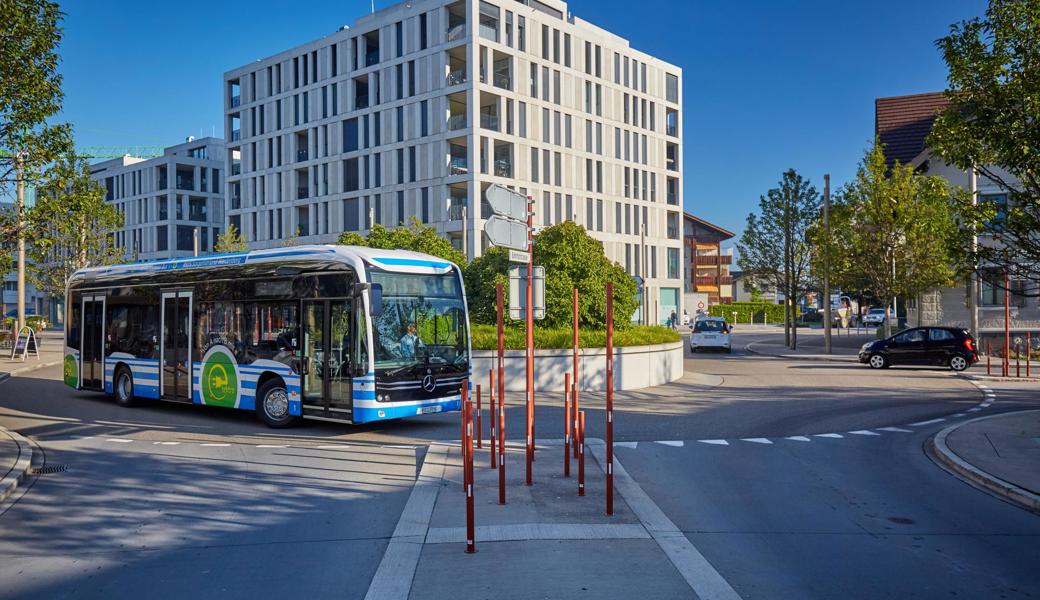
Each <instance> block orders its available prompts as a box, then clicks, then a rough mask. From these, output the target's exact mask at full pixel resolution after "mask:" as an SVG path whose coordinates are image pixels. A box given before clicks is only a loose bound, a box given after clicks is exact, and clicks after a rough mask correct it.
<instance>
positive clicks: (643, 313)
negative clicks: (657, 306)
mask: <svg viewBox="0 0 1040 600" xmlns="http://www.w3.org/2000/svg"><path fill="white" fill-rule="evenodd" d="M639 263H640V265H639V266H640V267H641V268H640V270H641V271H642V272H643V293H642V294H640V299H641V300H642V302H640V304H642V306H640V307H639V308H640V310H639V312H640V317H642V318H641V319H639V320H640V321H642V323H643V325H649V324H650V315H648V314H647V309H648V308H649V302H648V301H647V298H646V292H647V289H646V280H647V278H648V277H649V275H648V274H647V272H646V223H640V229H639Z"/></svg>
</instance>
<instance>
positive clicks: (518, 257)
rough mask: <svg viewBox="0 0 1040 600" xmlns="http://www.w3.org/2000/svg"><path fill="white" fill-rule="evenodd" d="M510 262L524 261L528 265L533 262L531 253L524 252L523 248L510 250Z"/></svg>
mask: <svg viewBox="0 0 1040 600" xmlns="http://www.w3.org/2000/svg"><path fill="white" fill-rule="evenodd" d="M509 262H516V263H523V264H525V265H526V264H527V263H529V262H531V253H530V252H523V251H521V250H510V251H509Z"/></svg>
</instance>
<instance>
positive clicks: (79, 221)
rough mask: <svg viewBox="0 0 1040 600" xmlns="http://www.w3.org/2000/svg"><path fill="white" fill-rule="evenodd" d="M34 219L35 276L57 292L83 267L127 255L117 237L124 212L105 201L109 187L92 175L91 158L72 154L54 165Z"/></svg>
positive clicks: (61, 292)
mask: <svg viewBox="0 0 1040 600" xmlns="http://www.w3.org/2000/svg"><path fill="white" fill-rule="evenodd" d="M28 221H29V236H30V240H31V244H30V248H29V257H30V259H31V260H32V266H31V276H32V279H33V281H34V283H35V284H36V286H37V287H39V288H40V289H42V290H44V291H46V292H47V293H48V294H50V295H51V296H55V297H60V296H64V294H65V284H66V283H67V282H68V280H69V277H70V276H71V275H72V274H73V273H75V272H76V271H77V270H79V269H83V268H86V267H93V266H98V265H107V264H113V263H116V262H119V261H120V260H122V258H123V251H122V249H121V248H119V247H117V246H115V245H114V244H113V243H112V239H111V238H112V234H113V232H114V231H115V230H116V229H118V228H119V227H122V225H123V215H122V214H120V213H119V211H118V210H116V208H115V207H114V206H112V205H111V204H108V203H107V202H105V188H104V186H103V185H101V183H100V182H98V181H95V180H93V179H91V178H90V166H89V165H88V164H87V162H86V161H85V160H82V159H77V158H76V157H74V156H73V155H71V154H67V155H65V156H63V157H61V158H60V159H59V160H58V161H56V162H55V163H54V164H52V165H51V166H50V167H49V168H48V170H47V172H46V173H45V177H44V184H43V185H42V186H41V187H40V188H39V189H38V190H37V195H36V206H34V207H33V208H32V210H31V211H29V217H28Z"/></svg>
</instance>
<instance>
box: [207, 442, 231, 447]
mask: <svg viewBox="0 0 1040 600" xmlns="http://www.w3.org/2000/svg"><path fill="white" fill-rule="evenodd" d="M199 445H200V446H205V447H207V448H227V447H228V446H230V445H231V444H215V443H214V444H199Z"/></svg>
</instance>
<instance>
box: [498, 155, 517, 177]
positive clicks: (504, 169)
mask: <svg viewBox="0 0 1040 600" xmlns="http://www.w3.org/2000/svg"><path fill="white" fill-rule="evenodd" d="M495 176H496V177H512V176H513V163H512V162H510V161H508V160H497V159H496V160H495Z"/></svg>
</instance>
